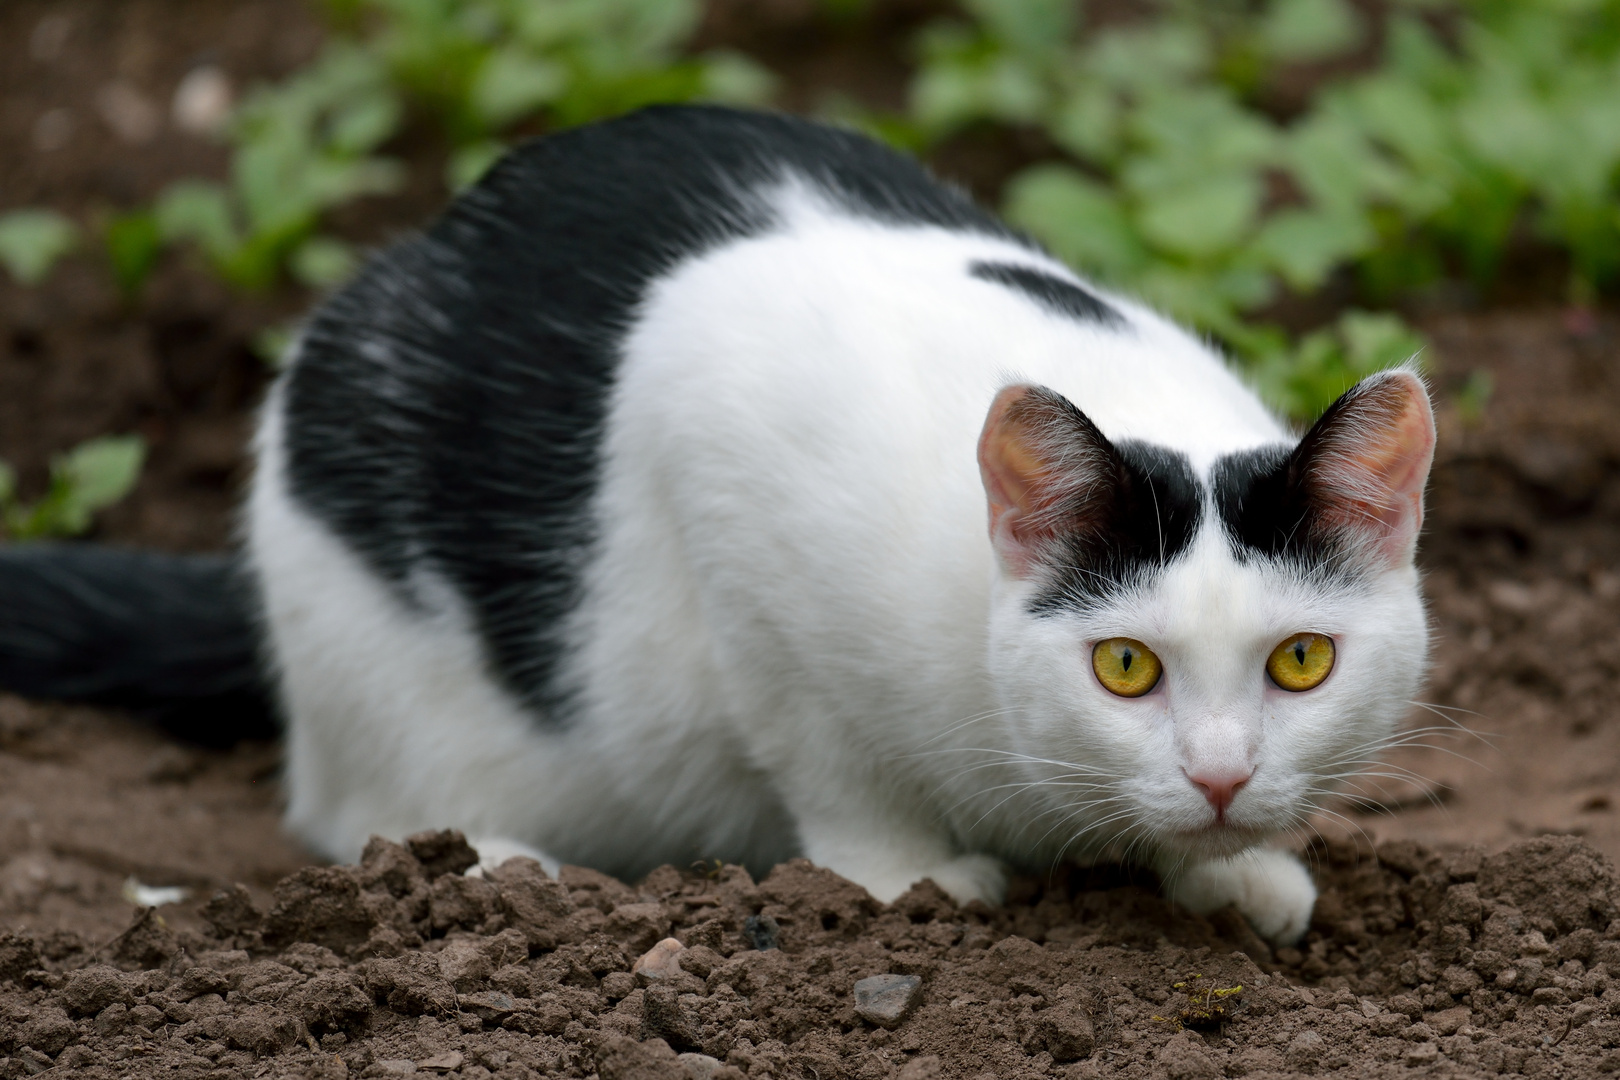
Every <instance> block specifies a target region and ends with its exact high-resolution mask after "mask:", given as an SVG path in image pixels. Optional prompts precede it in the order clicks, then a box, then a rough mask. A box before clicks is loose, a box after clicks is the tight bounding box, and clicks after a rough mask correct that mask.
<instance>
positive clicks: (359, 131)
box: [328, 91, 404, 156]
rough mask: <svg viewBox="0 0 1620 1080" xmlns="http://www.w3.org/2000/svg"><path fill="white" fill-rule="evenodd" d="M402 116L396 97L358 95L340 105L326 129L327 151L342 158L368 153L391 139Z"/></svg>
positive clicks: (377, 94) (397, 128)
mask: <svg viewBox="0 0 1620 1080" xmlns="http://www.w3.org/2000/svg"><path fill="white" fill-rule="evenodd" d="M403 115H404V109H403V108H402V106H401V104H400V101H399V98H398V97H397V96H396V95H394V94H393V93H390V92H385V91H380V92H377V93H371V94H364V95H361V96H360V97H359V98H358V99H357V100H354V101H353V102H351V103H349V104H344V105H340V106H339V107H338V109H337V110H336V112H335V113H334V114H333V116H332V121H331V124H330V125H329V128H328V133H329V135H328V137H329V140H330V145H331V148H332V149H333V150H334V151H335V152H337V153H339V154H345V155H353V156H358V155H360V154H368V153H370V152H371V151H373V150H375V149H376V148H377V147H379V146H381V145H382V144H383V143H385V142H387V141H388V140H389V139H391V138H393V136H394V133H395V132H397V131H398V130H399V125H400V121H401V119H402V117H403Z"/></svg>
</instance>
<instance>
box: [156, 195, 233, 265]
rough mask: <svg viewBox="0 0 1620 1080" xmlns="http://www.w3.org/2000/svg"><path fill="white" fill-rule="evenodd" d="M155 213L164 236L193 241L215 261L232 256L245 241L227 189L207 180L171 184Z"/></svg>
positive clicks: (158, 226)
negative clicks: (233, 216) (240, 232)
mask: <svg viewBox="0 0 1620 1080" xmlns="http://www.w3.org/2000/svg"><path fill="white" fill-rule="evenodd" d="M153 216H154V220H155V221H156V223H157V228H158V233H159V235H161V236H162V238H163V239H165V240H170V241H174V240H187V241H191V242H192V243H195V244H197V245H198V246H199V247H200V248H202V250H203V252H204V253H205V254H207V255H208V256H209V257H210V258H212V259H214V260H215V261H220V260H223V259H226V258H229V257H230V255H231V253H232V252H234V251H235V250H236V249H237V248H238V247H239V246H240V245H241V239H240V238H239V235H238V233H237V230H236V225H235V223H234V222H233V221H232V215H231V204H230V200H229V198H228V197H227V196H226V194H225V189H224V188H222V187H220V186H219V185H218V184H213V183H209V182H208V181H206V180H182V181H180V182H178V183H176V184H172V185H170V186H169V187H168V188H167V189H166V190H165V191H164V192H163V194H162V195H160V196H159V197H158V201H157V207H156V208H155V210H154V211H153Z"/></svg>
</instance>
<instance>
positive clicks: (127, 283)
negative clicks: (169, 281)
mask: <svg viewBox="0 0 1620 1080" xmlns="http://www.w3.org/2000/svg"><path fill="white" fill-rule="evenodd" d="M103 239H104V241H105V243H106V245H107V260H108V261H109V262H110V263H112V270H113V278H114V280H116V281H117V282H118V288H119V290H120V291H121V292H123V293H124V294H125V295H126V296H133V295H134V294H135V293H137V292H139V291H140V288H141V286H142V285H143V284H145V283H146V279H147V277H148V276H149V275H150V274H151V273H152V268H153V267H154V266H156V265H157V261H158V257H159V256H160V255H162V254H163V231H162V229H160V228H159V227H158V220H157V215H156V214H154V213H152V212H151V211H146V210H142V211H137V212H135V213H133V214H119V215H118V216H117V217H114V218H113V219H112V220H111V221H109V222H108V223H107V231H106V234H105V236H104V238H103Z"/></svg>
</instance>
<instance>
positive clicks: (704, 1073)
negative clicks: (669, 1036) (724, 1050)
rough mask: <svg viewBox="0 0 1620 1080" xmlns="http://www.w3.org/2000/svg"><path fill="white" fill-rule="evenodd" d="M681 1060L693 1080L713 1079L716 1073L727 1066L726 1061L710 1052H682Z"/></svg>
mask: <svg viewBox="0 0 1620 1080" xmlns="http://www.w3.org/2000/svg"><path fill="white" fill-rule="evenodd" d="M679 1060H680V1063H681V1064H682V1065H683V1066H684V1067H685V1068H686V1075H688V1076H690V1077H691V1078H692V1080H713V1078H714V1076H715V1074H716V1073H718V1072H719V1071H720V1070H721V1069H724V1068H725V1067H726V1063H725V1062H723V1061H721V1060H720V1059H719V1058H712V1057H710V1056H709V1055H708V1054H682V1055H680V1058H679Z"/></svg>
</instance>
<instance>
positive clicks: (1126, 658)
mask: <svg viewBox="0 0 1620 1080" xmlns="http://www.w3.org/2000/svg"><path fill="white" fill-rule="evenodd" d="M1132 656H1133V654H1132V652H1131V650H1130V649H1126V650H1125V651H1124V652H1122V653H1120V654H1119V669H1120V670H1121V671H1129V670H1131V659H1132Z"/></svg>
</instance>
